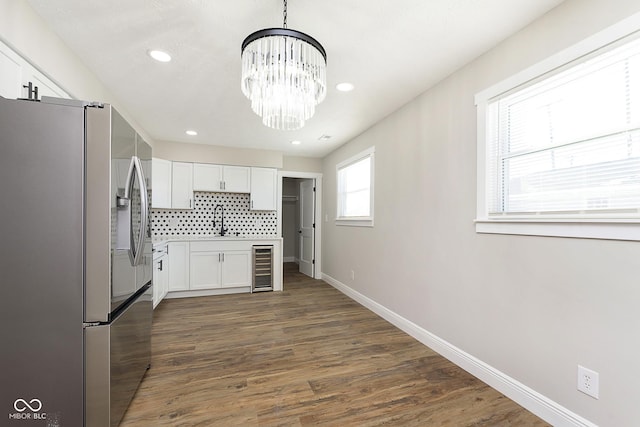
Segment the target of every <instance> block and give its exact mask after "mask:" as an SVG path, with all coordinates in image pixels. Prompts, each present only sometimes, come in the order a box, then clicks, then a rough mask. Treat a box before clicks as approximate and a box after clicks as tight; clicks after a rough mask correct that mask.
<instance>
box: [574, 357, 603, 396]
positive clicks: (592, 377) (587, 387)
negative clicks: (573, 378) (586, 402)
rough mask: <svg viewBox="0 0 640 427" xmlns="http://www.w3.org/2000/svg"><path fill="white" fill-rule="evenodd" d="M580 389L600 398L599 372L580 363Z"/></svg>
mask: <svg viewBox="0 0 640 427" xmlns="http://www.w3.org/2000/svg"><path fill="white" fill-rule="evenodd" d="M578 390H580V391H581V392H583V393H585V394H588V395H589V396H591V397H593V398H595V399H598V398H599V394H600V379H599V375H598V373H597V372H596V371H592V370H591V369H587V368H585V367H584V366H580V365H578Z"/></svg>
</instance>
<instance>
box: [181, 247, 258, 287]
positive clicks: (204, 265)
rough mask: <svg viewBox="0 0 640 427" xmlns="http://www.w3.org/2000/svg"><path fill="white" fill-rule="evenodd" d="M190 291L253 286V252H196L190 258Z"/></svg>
mask: <svg viewBox="0 0 640 427" xmlns="http://www.w3.org/2000/svg"><path fill="white" fill-rule="evenodd" d="M190 279H191V281H190V289H192V290H194V289H216V288H235V287H242V286H251V251H250V250H228V251H202V252H200V251H197V250H196V251H194V250H193V249H192V250H191V257H190Z"/></svg>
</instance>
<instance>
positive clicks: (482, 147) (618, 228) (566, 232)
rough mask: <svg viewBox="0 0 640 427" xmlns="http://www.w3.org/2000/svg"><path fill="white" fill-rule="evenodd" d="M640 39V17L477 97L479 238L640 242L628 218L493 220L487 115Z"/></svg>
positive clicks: (636, 225) (639, 229) (637, 227)
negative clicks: (564, 71) (536, 85)
mask: <svg viewBox="0 0 640 427" xmlns="http://www.w3.org/2000/svg"><path fill="white" fill-rule="evenodd" d="M634 34H635V35H638V34H640V13H636V14H634V15H631V16H630V17H628V18H626V19H624V20H622V21H620V22H618V23H617V24H614V25H612V26H610V27H608V28H606V29H604V30H602V31H600V32H598V33H596V34H594V35H593V36H591V37H588V38H586V39H584V40H583V41H581V42H579V43H577V44H575V45H573V46H571V47H569V48H567V49H564V50H562V51H560V52H558V53H556V54H554V55H552V56H550V57H548V58H547V59H545V60H543V61H541V62H538V63H537V64H534V65H533V66H531V67H528V68H526V69H524V70H523V71H521V72H519V73H516V74H515V75H513V76H511V77H508V78H507V79H505V80H503V81H501V82H499V83H497V84H495V85H493V86H491V87H489V88H487V89H485V90H483V91H481V92H478V93H477V94H476V95H475V104H476V108H477V110H476V111H477V189H476V193H477V200H476V219H475V221H474V222H475V226H476V233H490V234H512V235H528V236H555V237H576V238H588V239H611V240H631V241H640V220H638V219H635V218H634V219H628V218H593V217H588V218H586V217H584V216H582V217H581V216H575V217H547V218H544V216H546V215H537V216H528V217H522V216H519V215H517V214H516V215H511V216H509V217H496V216H494V215H489V213H488V206H487V194H488V193H489V188H488V183H487V163H488V162H489V161H490V159H489V158H488V149H487V148H488V147H487V135H488V134H487V131H488V129H487V123H486V121H487V111H488V108H487V107H488V105H489V102H490V101H491V100H492V99H493V98H495V97H497V96H499V95H502V94H505V93H507V92H510V91H512V90H514V89H516V88H518V87H519V86H521V85H523V84H525V83H527V82H530V81H532V80H536V79H538V78H540V77H542V76H543V75H544V74H546V73H549V72H551V71H553V70H557V69H560V68H562V67H565V66H567V65H569V64H570V63H571V62H573V61H575V60H578V59H580V58H581V57H584V56H585V55H589V54H591V53H592V52H594V51H596V50H598V49H601V48H603V47H606V46H607V45H609V44H612V43H614V42H617V41H619V40H621V39H623V38H626V37H629V36H632V35H634Z"/></svg>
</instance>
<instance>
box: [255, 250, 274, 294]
mask: <svg viewBox="0 0 640 427" xmlns="http://www.w3.org/2000/svg"><path fill="white" fill-rule="evenodd" d="M272 290H273V245H261V246H254V247H253V280H252V283H251V292H263V291H272Z"/></svg>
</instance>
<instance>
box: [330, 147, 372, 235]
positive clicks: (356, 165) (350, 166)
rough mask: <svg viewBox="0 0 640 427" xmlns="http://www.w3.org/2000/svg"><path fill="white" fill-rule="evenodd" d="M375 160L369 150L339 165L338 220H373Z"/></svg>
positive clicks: (337, 168)
mask: <svg viewBox="0 0 640 427" xmlns="http://www.w3.org/2000/svg"><path fill="white" fill-rule="evenodd" d="M373 159H374V150H373V148H372V149H369V150H366V151H365V152H363V153H360V154H358V155H357V156H354V157H352V158H350V159H348V160H346V161H344V162H342V163H340V164H338V165H337V167H336V170H337V186H338V188H337V194H338V213H337V219H338V220H356V221H357V220H364V221H368V222H369V223H368V224H366V225H371V224H370V222H371V221H372V219H373Z"/></svg>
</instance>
